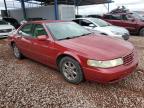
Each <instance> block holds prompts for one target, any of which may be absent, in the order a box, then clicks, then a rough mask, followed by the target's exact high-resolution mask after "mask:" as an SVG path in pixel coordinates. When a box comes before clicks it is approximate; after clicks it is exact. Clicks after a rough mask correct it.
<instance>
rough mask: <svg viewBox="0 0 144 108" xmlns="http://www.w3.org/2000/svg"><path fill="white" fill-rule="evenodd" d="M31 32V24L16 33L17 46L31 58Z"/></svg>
mask: <svg viewBox="0 0 144 108" xmlns="http://www.w3.org/2000/svg"><path fill="white" fill-rule="evenodd" d="M32 32H33V24H26V25H24V26H23V27H22V28H21V29H20V30H19V31H18V36H16V44H17V46H18V47H19V49H20V50H21V52H22V53H23V54H24V55H26V56H28V57H31V56H32V39H33V37H32Z"/></svg>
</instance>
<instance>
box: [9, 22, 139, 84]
mask: <svg viewBox="0 0 144 108" xmlns="http://www.w3.org/2000/svg"><path fill="white" fill-rule="evenodd" d="M8 40H9V44H10V46H11V47H12V49H13V53H14V55H15V57H16V58H18V59H22V58H23V57H24V56H25V57H28V58H31V59H33V60H35V61H38V62H40V63H42V64H46V65H48V66H50V67H53V68H56V69H58V70H59V71H60V72H61V74H62V75H63V77H64V78H65V80H67V81H68V82H70V83H73V84H78V83H80V82H82V81H84V80H91V81H97V82H101V83H108V82H113V81H116V80H118V79H121V78H123V77H125V76H127V75H129V74H130V73H132V72H133V71H134V70H135V69H136V67H137V65H138V59H137V54H136V51H135V48H134V46H133V45H132V44H131V43H129V42H126V41H123V40H118V39H114V38H110V37H107V36H102V35H96V34H94V33H91V32H89V31H88V30H86V29H85V28H83V27H81V26H80V25H78V24H76V23H74V22H70V21H33V22H28V23H25V24H24V25H22V26H21V27H20V28H19V29H18V30H17V31H16V32H15V33H13V34H12V35H11V36H9V39H8Z"/></svg>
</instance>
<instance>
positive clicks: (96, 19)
mask: <svg viewBox="0 0 144 108" xmlns="http://www.w3.org/2000/svg"><path fill="white" fill-rule="evenodd" d="M91 20H92V21H93V22H94V23H96V24H98V25H99V26H100V27H106V26H110V25H111V24H110V23H108V22H106V21H104V20H101V19H98V18H92V19H91Z"/></svg>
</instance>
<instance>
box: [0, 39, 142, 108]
mask: <svg viewBox="0 0 144 108" xmlns="http://www.w3.org/2000/svg"><path fill="white" fill-rule="evenodd" d="M130 42H132V43H133V44H134V45H135V46H136V49H137V51H138V56H139V61H140V64H139V66H138V68H137V69H136V71H135V72H134V73H133V74H131V75H130V76H128V77H127V78H125V79H123V80H121V81H119V82H117V83H114V84H105V85H103V84H98V83H96V82H89V81H86V82H83V83H81V84H79V85H73V84H70V83H67V82H66V81H65V80H64V79H63V77H62V76H61V74H60V73H59V72H57V71H55V70H53V69H50V68H49V67H46V66H44V65H42V64H39V63H37V62H34V61H32V60H30V59H23V60H21V61H19V60H17V59H15V57H14V56H13V54H12V52H11V50H10V48H9V46H8V45H7V42H6V40H0V108H144V37H143V38H142V37H131V39H130Z"/></svg>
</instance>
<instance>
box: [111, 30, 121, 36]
mask: <svg viewBox="0 0 144 108" xmlns="http://www.w3.org/2000/svg"><path fill="white" fill-rule="evenodd" d="M111 32H112V33H114V34H115V35H122V33H120V32H116V31H111Z"/></svg>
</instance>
